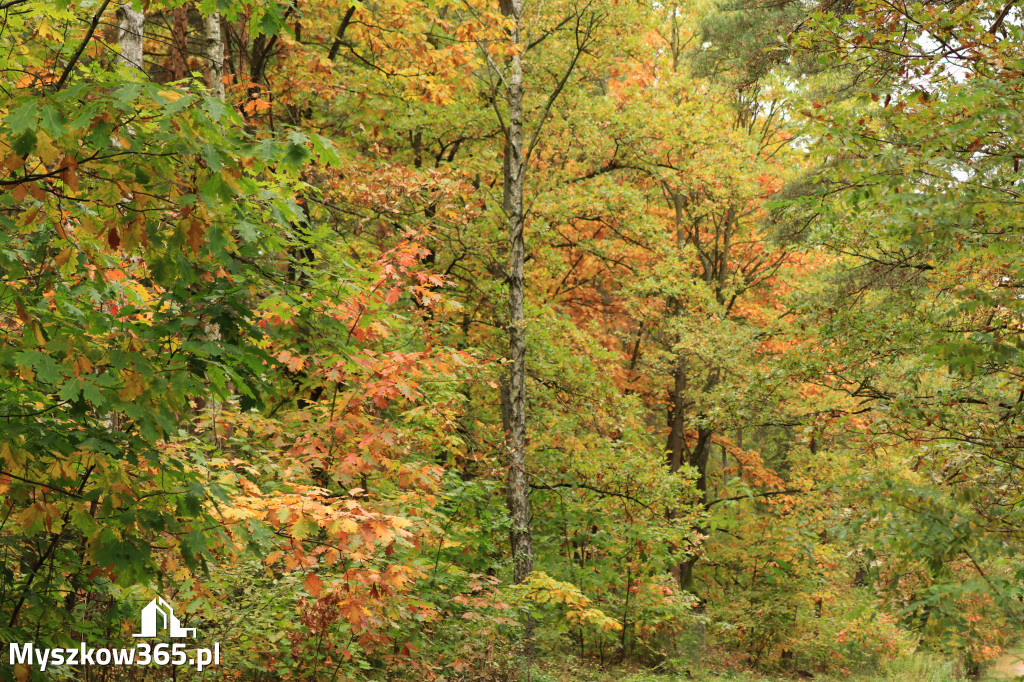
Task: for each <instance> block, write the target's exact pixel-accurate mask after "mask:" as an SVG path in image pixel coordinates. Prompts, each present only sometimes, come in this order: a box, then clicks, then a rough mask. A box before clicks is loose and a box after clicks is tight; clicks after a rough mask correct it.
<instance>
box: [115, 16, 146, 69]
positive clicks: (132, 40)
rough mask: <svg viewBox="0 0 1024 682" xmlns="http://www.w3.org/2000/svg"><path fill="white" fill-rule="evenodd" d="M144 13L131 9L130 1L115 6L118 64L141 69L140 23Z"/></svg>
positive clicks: (142, 21)
mask: <svg viewBox="0 0 1024 682" xmlns="http://www.w3.org/2000/svg"><path fill="white" fill-rule="evenodd" d="M145 21H146V15H145V14H143V13H142V12H139V11H136V10H134V9H132V4H131V3H130V2H122V3H121V4H120V6H119V7H118V8H117V44H118V47H119V48H120V53H119V54H118V57H117V62H118V63H119V64H127V65H128V66H130V67H132V68H135V69H138V70H139V71H143V70H144V69H143V64H142V25H143V24H144V23H145Z"/></svg>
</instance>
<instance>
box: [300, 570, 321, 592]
mask: <svg viewBox="0 0 1024 682" xmlns="http://www.w3.org/2000/svg"><path fill="white" fill-rule="evenodd" d="M302 584H303V585H305V586H306V590H307V591H308V592H309V593H310V594H311V595H313V596H314V597H319V596H320V595H321V594H322V593H323V591H324V581H323V580H320V578H318V577H317V575H316V573H307V574H306V579H305V580H304V581H303V583H302Z"/></svg>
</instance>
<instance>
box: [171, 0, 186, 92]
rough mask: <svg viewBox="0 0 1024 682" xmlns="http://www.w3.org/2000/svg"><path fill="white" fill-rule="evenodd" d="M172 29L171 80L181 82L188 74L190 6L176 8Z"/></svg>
mask: <svg viewBox="0 0 1024 682" xmlns="http://www.w3.org/2000/svg"><path fill="white" fill-rule="evenodd" d="M173 17H174V25H173V27H172V29H171V43H172V45H171V78H172V79H174V80H180V79H182V78H184V77H185V76H186V74H188V5H182V6H181V7H175V8H174V12H173Z"/></svg>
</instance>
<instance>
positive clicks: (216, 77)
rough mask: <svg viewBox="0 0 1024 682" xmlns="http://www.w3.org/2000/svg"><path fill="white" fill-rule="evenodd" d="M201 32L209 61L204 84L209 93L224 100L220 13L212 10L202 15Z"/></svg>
mask: <svg viewBox="0 0 1024 682" xmlns="http://www.w3.org/2000/svg"><path fill="white" fill-rule="evenodd" d="M203 34H204V37H205V38H206V59H207V60H208V61H209V70H208V71H207V76H206V84H207V85H209V86H210V94H212V95H213V96H214V97H216V98H217V99H219V100H221V101H224V38H223V36H222V34H221V28H220V13H218V12H214V13H213V14H209V15H207V16H205V17H203Z"/></svg>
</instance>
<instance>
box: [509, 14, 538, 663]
mask: <svg viewBox="0 0 1024 682" xmlns="http://www.w3.org/2000/svg"><path fill="white" fill-rule="evenodd" d="M502 10H503V11H504V12H505V14H506V15H507V16H509V17H511V18H512V20H513V28H512V32H511V35H510V36H509V38H510V40H511V41H512V44H513V45H514V46H515V53H514V54H513V56H512V57H511V60H510V64H509V66H510V69H509V74H508V79H507V88H506V98H507V101H508V112H509V116H508V133H507V137H506V138H505V169H504V178H503V184H504V187H503V196H502V208H503V209H504V212H505V216H506V218H507V220H508V231H509V256H508V272H507V277H508V299H509V327H508V336H509V355H510V356H511V366H510V368H509V375H508V391H506V392H503V395H502V401H503V402H505V403H506V404H505V405H503V411H504V412H505V413H506V414H507V415H508V432H507V436H506V447H507V450H508V491H507V503H508V511H509V515H510V517H511V521H512V529H511V530H510V532H509V539H510V544H511V549H512V576H513V580H514V582H516V583H520V582H522V581H523V580H525V579H526V576H527V575H529V573H530V571H532V570H533V536H532V534H531V531H530V522H531V514H530V497H529V495H530V482H529V480H528V478H527V470H526V318H525V314H524V311H523V306H524V296H525V291H524V289H525V279H524V276H523V263H524V261H525V259H526V246H525V242H524V238H523V228H524V226H525V221H526V216H525V209H524V205H523V204H524V202H523V181H524V179H525V175H526V159H525V157H524V150H523V62H522V54H521V53H522V16H523V1H522V0H506V1H504V2H502ZM531 642H532V627H531V624H529V623H528V624H527V632H526V634H525V635H524V644H525V648H526V649H527V652H529V648H530V646H531Z"/></svg>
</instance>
